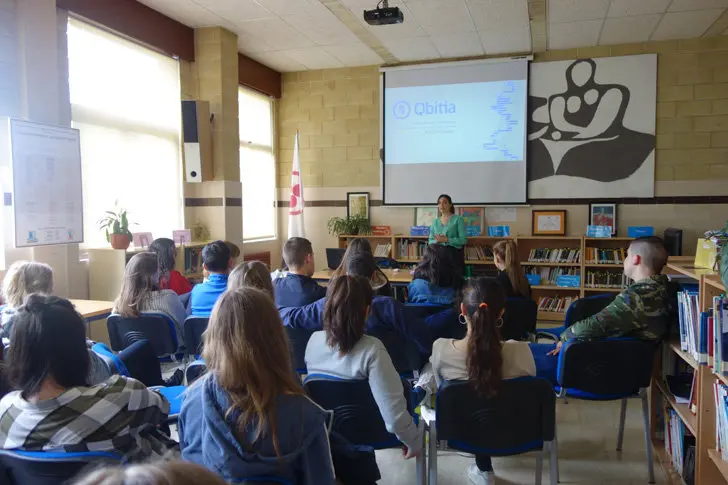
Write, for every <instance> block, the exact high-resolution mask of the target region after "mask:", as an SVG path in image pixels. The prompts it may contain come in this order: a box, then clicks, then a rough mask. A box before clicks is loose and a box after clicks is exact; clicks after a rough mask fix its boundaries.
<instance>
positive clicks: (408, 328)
mask: <svg viewBox="0 0 728 485" xmlns="http://www.w3.org/2000/svg"><path fill="white" fill-rule="evenodd" d="M325 303H326V299H325V298H322V299H320V300H318V301H317V302H315V303H311V304H310V305H306V306H302V307H299V308H281V309H280V312H281V319H282V320H283V325H285V326H287V327H293V328H307V329H309V330H321V329H323V316H324V304H325ZM365 331H366V333H367V334H370V335H373V336H377V334H378V333H381V332H386V331H395V332H398V333H400V334H401V335H402V336H403V337H404V338H405V339H407V340H410V341H412V342H414V343H415V344H416V345H417V348H418V349H419V350H420V353H421V354H423V355H430V354H431V353H432V334H431V333H430V329H429V328H428V327H427V325H425V324H424V322H422V320H420V319H413V318H407V315H406V313H405V306H404V305H403V304H402V303H400V302H398V301H397V300H395V299H394V298H391V297H388V296H375V297H374V300H372V306H371V310H370V312H369V319H368V320H367V328H366V329H365Z"/></svg>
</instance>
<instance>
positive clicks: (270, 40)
mask: <svg viewBox="0 0 728 485" xmlns="http://www.w3.org/2000/svg"><path fill="white" fill-rule="evenodd" d="M239 29H240V30H242V31H243V32H245V33H247V34H248V35H250V36H252V37H254V38H256V39H259V40H262V41H263V42H264V43H265V44H268V45H269V46H271V47H272V48H273V49H276V50H283V49H295V48H297V47H309V46H313V45H314V44H313V42H312V41H311V40H310V39H309V38H308V37H306V36H305V35H303V34H302V33H300V32H299V31H297V30H296V29H294V28H293V27H291V26H290V25H288V24H287V23H286V22H284V21H283V20H281V19H280V18H274V19H263V20H253V21H252V22H243V23H241V24H239Z"/></svg>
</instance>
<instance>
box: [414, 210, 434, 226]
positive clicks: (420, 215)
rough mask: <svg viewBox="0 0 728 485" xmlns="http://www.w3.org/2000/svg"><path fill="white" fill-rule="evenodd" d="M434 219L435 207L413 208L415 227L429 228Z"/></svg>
mask: <svg viewBox="0 0 728 485" xmlns="http://www.w3.org/2000/svg"><path fill="white" fill-rule="evenodd" d="M435 219H437V207H415V226H427V227H430V226H431V225H432V221H434V220H435Z"/></svg>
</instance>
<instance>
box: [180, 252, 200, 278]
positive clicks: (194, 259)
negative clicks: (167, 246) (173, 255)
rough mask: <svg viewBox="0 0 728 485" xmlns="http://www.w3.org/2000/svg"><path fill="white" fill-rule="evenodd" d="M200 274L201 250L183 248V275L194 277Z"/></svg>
mask: <svg viewBox="0 0 728 485" xmlns="http://www.w3.org/2000/svg"><path fill="white" fill-rule="evenodd" d="M201 272H202V248H199V247H195V248H185V271H184V274H185V275H196V274H199V273H201Z"/></svg>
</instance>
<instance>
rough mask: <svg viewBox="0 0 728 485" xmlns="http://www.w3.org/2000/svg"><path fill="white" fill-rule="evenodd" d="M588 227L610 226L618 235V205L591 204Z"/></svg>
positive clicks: (614, 233)
mask: <svg viewBox="0 0 728 485" xmlns="http://www.w3.org/2000/svg"><path fill="white" fill-rule="evenodd" d="M587 225H588V226H609V227H611V228H612V237H614V236H616V235H617V204H589V223H588V224H587Z"/></svg>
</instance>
